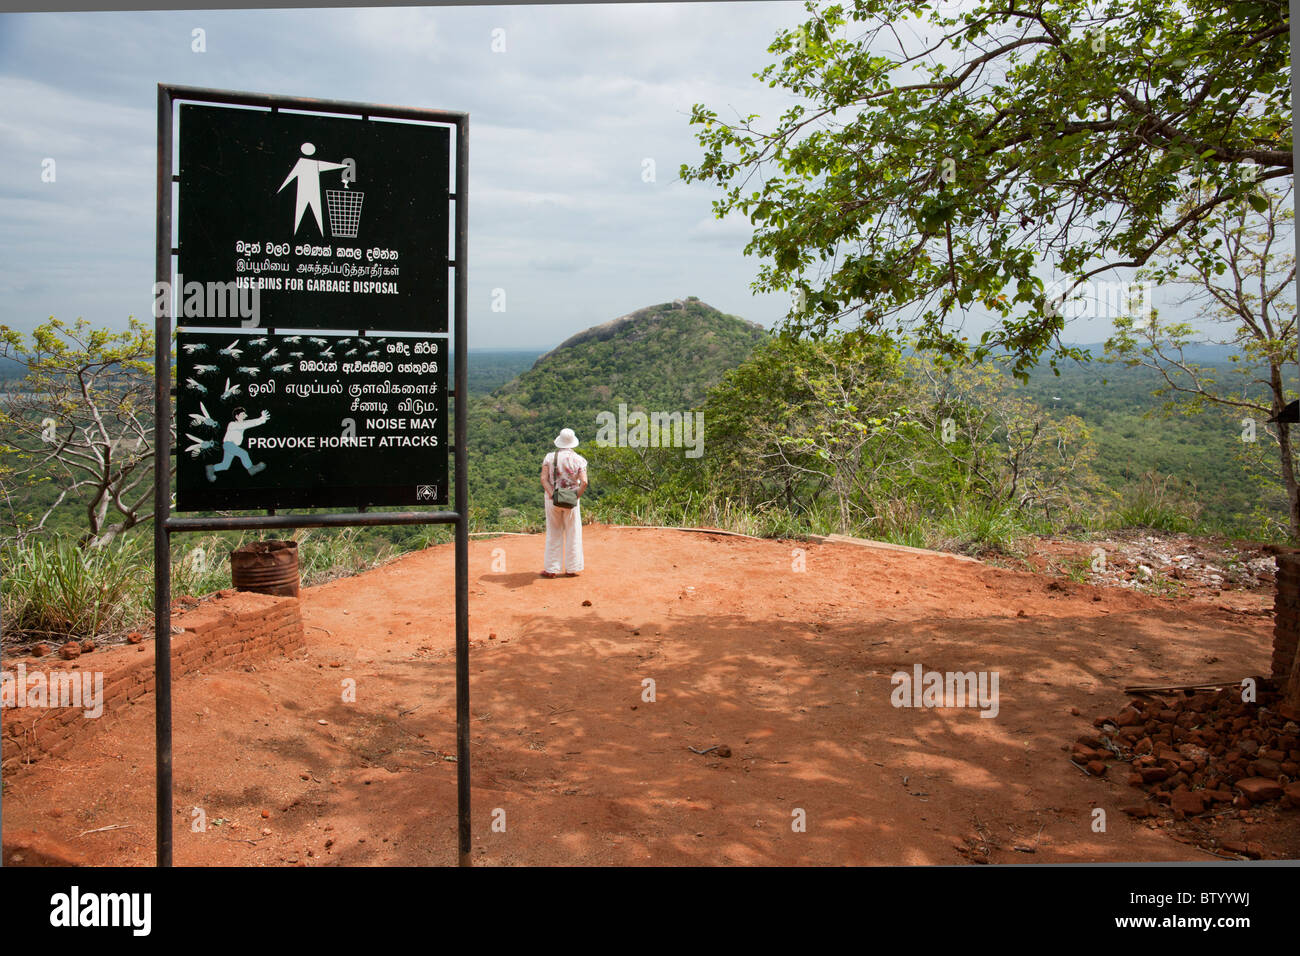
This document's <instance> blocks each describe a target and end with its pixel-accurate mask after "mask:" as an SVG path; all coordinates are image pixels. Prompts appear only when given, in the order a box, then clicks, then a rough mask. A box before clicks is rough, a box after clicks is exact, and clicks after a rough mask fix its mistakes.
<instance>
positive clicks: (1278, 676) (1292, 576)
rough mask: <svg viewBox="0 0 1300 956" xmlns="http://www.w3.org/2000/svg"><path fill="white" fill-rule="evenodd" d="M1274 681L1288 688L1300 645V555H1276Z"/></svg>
mask: <svg viewBox="0 0 1300 956" xmlns="http://www.w3.org/2000/svg"><path fill="white" fill-rule="evenodd" d="M1273 609H1274V618H1273V668H1272V677H1273V679H1274V680H1275V681H1277V682H1278V684H1279V686H1283V687H1285V685H1286V682H1287V679H1288V678H1289V677H1290V675H1291V665H1292V663H1293V662H1294V661H1295V656H1296V645H1297V643H1300V641H1298V640H1297V639H1298V638H1300V552H1298V553H1285V552H1284V553H1280V554H1278V555H1277V597H1276V598H1275V599H1274V605H1273Z"/></svg>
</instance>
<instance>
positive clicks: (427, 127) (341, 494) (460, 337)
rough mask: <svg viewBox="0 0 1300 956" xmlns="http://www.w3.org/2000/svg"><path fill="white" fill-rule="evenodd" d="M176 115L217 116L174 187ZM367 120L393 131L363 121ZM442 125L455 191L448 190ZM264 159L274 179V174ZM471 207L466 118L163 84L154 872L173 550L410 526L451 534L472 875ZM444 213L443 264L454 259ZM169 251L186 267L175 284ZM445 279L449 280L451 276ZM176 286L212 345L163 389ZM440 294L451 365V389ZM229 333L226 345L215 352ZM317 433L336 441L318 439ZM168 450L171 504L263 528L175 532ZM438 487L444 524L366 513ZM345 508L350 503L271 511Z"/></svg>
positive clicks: (180, 304)
mask: <svg viewBox="0 0 1300 956" xmlns="http://www.w3.org/2000/svg"><path fill="white" fill-rule="evenodd" d="M178 101H187V102H188V103H189V104H218V105H217V106H207V105H185V106H182V107H181V131H180V132H181V139H180V146H181V149H180V157H181V171H180V174H179V175H176V174H174V172H173V169H172V150H173V146H174V136H173V109H174V107H175V105H176V104H177V102H178ZM236 107H245V108H244V109H238V108H236ZM250 108H251V109H250ZM283 110H292V111H294V112H288V113H286V112H282V111H283ZM321 114H328V115H321ZM379 118H382V119H387V120H400V121H405V122H398V123H389V122H373V120H375V119H379ZM453 130H454V132H455V154H456V155H455V163H454V174H455V187H454V191H453V190H452V189H451V188H449V185H448V178H449V176H450V174H451V172H452V169H453V166H452V163H451V159H450V156H449V148H448V147H449V144H450V137H451V133H452V131H453ZM326 150H331V151H330V152H326ZM272 162H274V163H275V164H277V165H274V166H272V165H268V164H269V163H272ZM281 179H283V182H282V183H281V182H280V181H281ZM177 183H179V184H180V186H179V196H180V220H179V237H180V238H179V241H178V243H177V245H175V246H173V244H172V222H173V209H172V190H173V184H177ZM277 186H278V187H279V188H277ZM468 194H469V114H467V113H460V112H449V111H445V110H428V109H411V108H405V107H395V106H383V105H380V104H375V103H351V102H340V101H333V100H315V99H306V98H301V97H286V96H269V95H264V94H259V93H240V92H234V91H228V90H209V89H199V88H195V87H184V86H171V85H167V84H159V86H158V194H157V212H158V218H157V246H156V261H155V274H156V281H157V282H158V283H159V285H158V286H156V287H155V322H154V336H155V343H154V345H155V348H154V374H155V390H154V416H155V417H154V482H155V483H154V622H155V658H154V673H155V689H156V695H157V713H156V721H155V745H156V755H157V756H156V759H157V766H156V778H155V779H156V814H157V862H158V865H159V866H171V865H172V850H173V844H172V818H173V815H174V808H173V806H172V699H171V691H172V686H171V548H170V543H171V535H172V534H173V533H178V532H187V531H227V530H259V529H273V528H338V527H373V526H377V525H413V524H454V525H455V526H456V543H455V554H456V569H455V579H456V580H455V588H456V598H455V600H456V773H457V844H458V854H459V862H460V865H461V866H468V865H470V778H469V486H468V477H467V470H466V462H465V453H464V452H465V447H466V445H465V441H466V434H465V433H466V421H467V419H466V407H465V400H464V396H465V395H466V381H467V371H468V359H467V346H466V342H467V338H466V332H467V321H466V315H467V303H466V288H467V276H466V268H467V265H468V262H467V251H468V234H469V210H468V205H467V203H468ZM241 198H242V199H245V200H247V201H240V199H241ZM451 203H454V204H455V229H454V251H452V250H448V248H447V245H448V231H449V230H448V225H449V222H448V219H447V216H446V212H447V206H448V205H449V204H451ZM449 253H450V255H449ZM173 256H178V257H179V265H180V267H181V268H180V269H179V270H178V274H177V277H176V279H175V283H176V284H175V286H173V269H172V257H173ZM448 270H451V271H452V272H453V274H454V278H453V279H452V281H451V282H450V283H449V282H448V276H447V272H448ZM185 273H188V274H185ZM449 284H450V286H451V289H450V290H449V288H448V286H449ZM160 290H161V291H160ZM173 291H174V292H175V303H176V305H175V312H176V318H177V322H176V323H175V324H176V325H177V326H183V327H188V328H190V329H204V330H214V329H215V330H222V331H220V332H219V334H218V332H215V331H202V332H200V331H181V332H180V333H179V335H178V344H179V345H180V352H181V354H179V355H178V365H177V369H178V372H177V379H178V382H177V383H176V387H173V383H172V375H171V367H172V364H171V363H172V332H173V295H172V292H173ZM449 291H450V292H451V296H450V297H451V299H452V301H453V303H454V309H453V316H452V319H451V323H450V325H451V329H450V331H451V351H452V356H453V362H454V366H455V367H454V370H453V373H452V374H453V387H452V388H451V389H450V390H448V389H447V388H446V375H447V368H446V358H447V355H446V353H447V348H446V345H447V343H446V333H447V332H448V318H447V305H448V302H447V300H448V293H449ZM250 302H251V303H252V304H253V305H254V306H255V308H253V309H252V310H251V313H250V311H249V310H247V309H245V308H243V307H244V306H247V305H248V304H249V303H250ZM214 304H215V305H216V306H217V307H216V308H214ZM325 330H330V331H328V332H327V331H325ZM340 332H347V333H349V334H348V335H346V336H344V335H340V334H338V333H340ZM416 333H423V334H416ZM431 336H432V337H431ZM227 340H232V341H230V342H229V344H228V345H226V346H225V347H224V348H223V347H222V344H221V343H223V342H226V341H227ZM173 395H175V397H176V404H177V409H176V417H177V429H176V431H177V434H178V437H180V440H179V441H176V442H174V441H173V438H172V416H173V410H172V398H173ZM449 397H450V398H453V399H454V400H455V405H454V408H453V411H452V413H453V416H454V419H453V426H452V430H453V436H452V446H451V451H452V453H453V462H454V465H453V466H454V469H455V471H454V478H453V480H452V481H451V482H448V481H447V480H446V469H447V455H448V448H447V442H446V437H447V435H446V415H447V406H446V402H447V400H448V398H449ZM182 412H183V413H184V417H182ZM350 413H351V414H350ZM325 422H334V423H341V425H342V428H341V430H337V431H331V428H332V426H330V427H324V425H323V423H325ZM172 456H175V457H176V472H177V483H178V488H177V508H178V510H182V511H191V510H199V509H206V510H230V509H232V508H235V509H239V508H243V509H252V508H258V509H261V508H265V509H268V510H267V512H266V514H264V515H249V516H244V517H186V518H181V517H174V516H173V515H172V513H171V512H172V507H173V505H172V482H171V474H172V467H173V466H172V460H171V459H172ZM263 473H265V477H263ZM449 485H451V486H453V487H454V491H453V489H452V488H449ZM449 493H450V494H451V496H452V500H451V503H452V506H453V510H451V511H446V510H442V511H418V510H409V511H393V512H366V510H365V509H366V508H368V507H370V506H374V505H388V506H392V505H398V506H402V505H405V504H408V503H409V504H411V505H417V504H421V503H426V504H446V503H447V500H448V495H449ZM348 506H351V507H353V508H354V509H356V510H354V511H351V512H347V513H333V514H310V515H305V514H304V515H294V514H279V513H277V511H276V509H277V508H282V507H311V508H322V507H348Z"/></svg>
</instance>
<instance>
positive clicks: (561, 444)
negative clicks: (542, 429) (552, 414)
mask: <svg viewBox="0 0 1300 956" xmlns="http://www.w3.org/2000/svg"><path fill="white" fill-rule="evenodd" d="M555 447H556V448H577V447H578V436H577V435H575V434H574V433H573V429H572V428H562V429H560V434H559V435H558V436H556V439H555Z"/></svg>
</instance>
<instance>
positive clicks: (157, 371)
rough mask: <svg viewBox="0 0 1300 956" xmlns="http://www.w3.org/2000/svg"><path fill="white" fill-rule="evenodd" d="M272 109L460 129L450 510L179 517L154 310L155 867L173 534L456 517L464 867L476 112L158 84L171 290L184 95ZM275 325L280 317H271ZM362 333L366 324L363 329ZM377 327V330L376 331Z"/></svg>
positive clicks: (166, 826) (166, 856)
mask: <svg viewBox="0 0 1300 956" xmlns="http://www.w3.org/2000/svg"><path fill="white" fill-rule="evenodd" d="M182 101H185V102H197V103H215V104H222V105H226V106H250V107H264V108H269V109H270V111H271V112H272V113H275V112H278V111H279V110H281V109H289V110H298V111H304V112H312V113H335V114H340V115H342V116H359V117H360V118H361V119H362V121H367V120H370V119H371V118H372V117H383V118H385V119H397V120H414V121H419V122H423V123H437V124H444V125H449V126H453V127H454V128H455V133H456V135H455V149H456V161H455V167H454V168H455V187H454V189H452V190H451V191H450V194H449V199H450V201H451V202H453V203H455V207H456V213H455V241H454V245H453V251H452V257H451V259H450V261H449V262H447V263H446V265H447V266H448V267H449V268H452V269H454V270H455V278H454V281H453V282H452V285H451V290H450V291H451V295H452V299H453V302H454V314H453V319H452V323H451V330H450V331H451V336H450V338H451V347H452V352H453V358H454V368H453V383H452V387H451V389H449V390H448V394H447V397H448V399H450V400H454V401H455V409H454V419H453V425H452V428H453V436H452V444H451V454H452V456H453V458H454V461H453V467H454V478H453V482H452V483H453V487H454V492H453V497H452V501H451V503H452V508H453V510H451V511H445V510H443V511H392V512H369V513H367V512H366V511H365V510H364V509H362V510H361V511H358V512H352V513H342V514H339V513H333V514H314V515H293V514H276V512H275V511H274V510H272V511H268V512H267V513H266V514H265V515H250V516H246V517H218V518H177V517H173V516H172V514H171V462H172V456H173V455H175V454H176V453H177V449H176V447H175V446H174V445H173V443H172V436H171V420H172V405H171V403H172V393H173V391H174V389H173V386H172V381H171V363H172V348H171V341H172V314H171V312H172V299H171V296H165V297H160V298H159V300H158V301H159V303H160V304H161V303H163V302H165V305H161V307H160V308H157V309H156V315H155V319H154V635H155V644H154V687H155V692H156V709H155V728H154V742H155V751H156V768H155V798H156V799H155V813H156V817H157V819H156V839H157V865H158V866H160V867H168V866H171V865H172V822H173V817H174V815H175V814H174V807H173V805H172V804H173V788H172V693H171V692H172V675H171V634H172V625H171V536H172V534H174V533H178V532H187V531H229V530H260V529H272V528H348V527H374V526H378V525H413V524H454V525H455V526H456V546H455V549H456V571H455V579H456V785H457V786H456V815H457V848H458V853H459V862H460V865H461V866H469V865H470V778H469V495H468V476H467V470H466V462H465V454H464V451H465V430H466V407H465V402H464V401H463V400H462V397H463V396H464V395H466V380H467V370H468V354H467V351H466V326H467V322H466V311H467V303H466V282H467V278H466V269H467V265H468V257H467V255H468V239H469V235H468V233H469V206H468V200H469V114H468V113H462V112H452V111H448V110H431V109H414V108H408V107H400V106H385V105H381V104H377V103H354V102H346V101H339V100H317V99H309V98H305V97H291V96H272V95H268V94H262V93H243V92H237V91H233V90H214V89H205V88H201V87H191V86H174V85H171V84H166V83H159V84H158V196H157V223H156V225H157V233H156V246H155V253H156V261H155V276H156V281H157V282H160V283H162V282H165V283H167V284H168V285H167V286H166V288H171V283H172V281H173V279H172V265H173V262H172V259H173V257H174V256H176V255H178V254H179V252H180V250H179V248H178V247H174V246H173V245H172V220H173V210H172V188H173V186H174V185H175V184H177V183H179V182H180V176H179V175H176V174H175V173H174V172H173V169H172V153H173V149H174V138H173V134H174V129H173V113H174V110H175V107H176V105H177V104H178V103H179V102H182ZM267 325H268V326H272V327H273V326H274V322H273V321H271V322H268V323H267ZM358 331H361V330H358ZM371 331H376V330H371Z"/></svg>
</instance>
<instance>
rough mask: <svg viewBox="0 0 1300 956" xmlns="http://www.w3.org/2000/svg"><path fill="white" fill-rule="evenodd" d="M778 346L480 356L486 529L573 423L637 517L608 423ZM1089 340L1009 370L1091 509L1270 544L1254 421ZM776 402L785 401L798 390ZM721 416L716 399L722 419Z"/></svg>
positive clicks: (619, 333)
mask: <svg viewBox="0 0 1300 956" xmlns="http://www.w3.org/2000/svg"><path fill="white" fill-rule="evenodd" d="M771 340H772V337H771V336H770V335H769V333H767V332H766V331H765V330H763V329H762V328H761V327H759V326H757V325H755V324H753V323H750V322H747V321H745V320H743V319H740V318H737V317H735V316H729V315H725V314H724V313H722V312H719V311H718V310H716V309H713V308H712V307H710V306H708V305H707V304H705V303H703V302H701V301H699V300H698V299H695V298H693V297H692V298H689V299H685V300H679V301H675V302H666V303H661V304H658V305H654V306H650V307H647V308H644V309H640V310H638V311H636V312H633V313H631V314H629V315H626V316H623V317H620V318H618V319H615V320H612V321H610V322H606V323H604V324H603V325H599V326H596V327H594V328H592V329H589V330H587V331H585V332H582V333H579V334H578V335H575V336H573V337H572V338H570V339H569V340H567V341H565V342H564V343H562V344H561V345H560V346H558V347H556V348H555V349H553V350H551V351H549V352H547V353H545V354H539V353H538V352H537V351H536V350H506V349H490V350H481V351H480V350H471V353H470V357H469V394H468V398H469V401H470V408H469V435H470V442H469V464H470V479H471V480H470V490H471V503H472V515H473V517H474V522H475V527H476V528H478V529H484V530H485V529H489V528H494V527H500V528H502V529H520V528H531V527H536V526H537V523H538V522H539V521H540V518H541V513H542V509H541V497H540V489H539V487H538V482H537V472H538V470H539V468H540V461H541V458H542V456H543V455H544V454H545V453H546V452H547V450H548V449H549V448H550V447H551V440H552V439H553V438H554V436H555V434H556V433H557V432H558V431H559V430H560V429H561V428H563V427H571V428H574V429H575V430H576V431H577V432H578V434H579V437H580V438H581V439H582V440H583V445H582V448H581V450H582V451H583V453H584V454H586V455H587V456H588V457H589V459H591V461H592V472H591V474H592V487H591V492H590V497H589V499H588V502H587V508H586V510H587V511H588V512H589V514H590V515H591V516H593V517H599V516H601V514H602V512H601V507H602V500H604V502H605V503H606V504H612V503H615V502H622V504H621V505H619V506H618V507H613V508H607V509H606V510H607V511H608V512H609V514H608V517H610V518H619V517H621V518H624V519H626V518H627V517H628V512H627V509H626V507H625V505H626V504H627V495H626V494H623V495H621V496H615V498H612V499H611V498H608V497H607V496H608V495H609V494H610V493H611V491H614V490H616V488H617V486H618V484H619V481H618V475H619V474H622V475H624V476H626V474H627V470H626V468H625V467H624V468H620V465H619V459H618V455H617V452H618V450H617V449H613V450H606V449H601V448H598V447H596V442H595V438H596V432H597V423H598V418H597V416H598V415H600V414H602V413H609V414H611V415H614V414H617V413H618V410H619V406H620V405H624V406H626V408H627V410H628V411H629V412H632V411H636V410H642V411H656V410H657V411H666V412H686V411H688V410H691V409H708V408H709V405H708V402H709V398H710V395H711V392H713V391H716V389H717V387H718V385H719V383H720V382H721V381H722V380H723V378H724V376H726V375H727V374H728V373H729V372H732V371H733V370H736V369H737V368H739V367H740V366H741V365H742V363H745V362H746V360H747V359H750V358H751V357H752V356H753V355H754V352H755V350H756V349H757V348H759V346H761V345H763V344H764V343H769V342H770V341H771ZM1088 348H1089V350H1090V352H1091V354H1092V355H1093V356H1094V357H1095V358H1094V360H1093V361H1092V362H1090V363H1087V364H1081V363H1077V362H1065V363H1062V364H1061V365H1060V367H1059V374H1054V372H1053V370H1052V369H1051V368H1049V367H1048V366H1047V365H1046V364H1044V365H1040V366H1039V367H1037V368H1035V369H1034V370H1032V371H1031V374H1030V376H1029V379H1028V381H1027V382H1026V383H1025V384H1024V385H1017V384H1016V383H1014V382H1013V381H1012V380H1011V379H1010V377H1009V376H1007V380H1006V387H1007V388H1011V389H1014V390H1015V393H1016V394H1017V395H1018V396H1020V398H1022V399H1024V400H1028V401H1031V402H1032V403H1033V404H1034V405H1035V406H1036V407H1037V408H1038V409H1040V410H1041V412H1042V415H1043V420H1044V421H1063V420H1065V419H1067V418H1077V419H1078V420H1079V421H1080V422H1081V423H1082V425H1083V426H1084V430H1085V431H1086V441H1087V442H1088V443H1090V444H1091V446H1092V449H1093V451H1092V453H1091V454H1090V455H1089V456H1088V463H1087V471H1088V474H1089V475H1091V476H1093V477H1095V478H1096V482H1095V484H1094V486H1093V492H1094V493H1093V496H1092V497H1091V499H1090V507H1093V508H1095V509H1104V508H1106V507H1111V508H1119V507H1120V506H1121V505H1122V503H1123V502H1124V501H1125V500H1126V499H1127V498H1131V497H1132V496H1133V495H1135V494H1138V495H1140V494H1142V493H1143V488H1144V487H1146V488H1147V489H1148V490H1149V489H1150V487H1152V484H1153V482H1154V483H1157V484H1158V486H1159V488H1160V489H1161V492H1162V494H1163V496H1164V499H1165V500H1166V501H1167V502H1168V501H1171V502H1173V503H1174V504H1175V505H1176V507H1177V509H1178V510H1179V513H1181V514H1182V515H1184V516H1185V517H1186V518H1187V520H1188V522H1189V524H1190V525H1192V526H1195V527H1198V528H1200V529H1201V530H1204V531H1207V532H1221V533H1228V534H1234V535H1238V536H1243V537H1266V536H1267V535H1268V523H1267V522H1266V521H1261V518H1260V513H1261V511H1262V512H1264V513H1266V514H1272V515H1274V516H1277V515H1280V514H1282V512H1283V511H1284V508H1285V502H1284V499H1283V498H1282V496H1281V493H1280V491H1279V490H1278V489H1277V488H1275V487H1265V486H1264V485H1262V484H1261V482H1260V480H1259V479H1258V478H1257V477H1252V476H1251V474H1250V473H1249V472H1248V470H1247V468H1246V467H1245V466H1244V465H1243V462H1242V461H1241V460H1240V458H1241V456H1242V452H1243V443H1242V441H1241V427H1240V421H1239V420H1236V419H1232V418H1231V417H1229V416H1226V415H1223V414H1220V413H1217V412H1215V411H1214V410H1207V411H1206V412H1204V413H1202V414H1200V415H1197V416H1186V415H1166V414H1164V413H1163V412H1162V402H1161V400H1160V399H1159V398H1157V397H1154V396H1153V392H1154V391H1155V389H1156V388H1157V387H1158V386H1159V385H1160V379H1159V376H1158V374H1157V373H1156V372H1154V371H1152V370H1149V369H1143V368H1126V367H1124V366H1123V365H1119V364H1113V363H1107V362H1105V361H1104V354H1103V349H1102V348H1101V347H1100V346H1096V345H1094V346H1089V347H1088ZM1198 357H1199V359H1200V363H1201V364H1202V365H1203V366H1205V367H1207V368H1210V369H1222V370H1223V371H1224V373H1225V374H1226V373H1227V372H1228V370H1229V369H1230V368H1232V367H1233V366H1232V363H1229V362H1227V361H1225V358H1226V355H1225V351H1224V350H1222V349H1218V350H1214V349H1205V350H1202V352H1201V353H1200V355H1199V356H1198ZM15 369H20V367H19V366H16V365H12V363H11V366H7V367H6V369H5V370H6V371H8V372H9V373H11V377H10V381H9V382H8V385H7V387H8V388H10V389H12V388H13V387H14V386H15V385H16V381H15V380H14V379H13V378H12V372H13V371H14V370H15ZM755 387H760V388H761V387H762V386H761V385H756V386H755ZM769 397H770V398H772V399H773V400H774V401H777V402H778V403H780V402H783V401H786V400H787V399H788V398H789V397H788V396H780V395H776V394H773V395H770V396H769ZM718 413H719V407H718V406H717V405H716V404H715V405H714V406H713V407H712V409H711V414H714V415H716V414H718ZM719 421H721V419H716V420H711V418H710V417H709V415H706V418H705V447H706V449H709V453H712V452H713V451H714V450H715V449H713V448H712V447H711V443H712V442H713V439H714V438H716V437H718V435H717V431H716V429H717V427H718V423H719ZM1261 425H1262V423H1261ZM1259 441H1260V447H1261V449H1264V450H1267V449H1268V447H1269V443H1270V442H1272V441H1273V439H1272V438H1271V437H1270V436H1269V435H1268V434H1267V433H1266V432H1264V431H1263V430H1262V428H1261V430H1260V433H1259ZM677 456H678V457H680V456H681V453H680V451H679V452H677ZM715 478H716V475H715ZM622 490H623V491H624V492H626V491H627V489H626V488H624V489H622ZM57 492H58V488H57V483H56V482H54V481H45V482H40V483H37V484H35V485H30V486H26V487H21V488H17V489H14V488H11V489H10V493H9V495H8V497H7V498H6V500H5V501H4V502H2V503H0V508H2V509H3V512H2V519H0V522H2V523H3V524H4V525H5V526H7V528H8V533H9V534H12V531H13V530H14V527H15V526H16V525H21V524H23V523H24V522H25V521H27V520H30V518H31V516H33V515H39V514H40V513H41V511H43V509H44V508H45V507H47V506H48V505H49V504H50V503H51V502H52V501H53V500H54V499H55V497H56V495H57ZM633 497H635V496H633ZM1274 523H1276V522H1274ZM83 525H84V505H82V504H81V503H79V502H76V501H68V502H65V503H64V504H63V505H62V506H61V507H60V508H59V510H58V511H57V513H56V514H55V515H54V516H52V517H51V519H50V520H49V522H48V523H47V529H48V530H49V531H50V532H51V533H53V534H59V533H65V534H74V535H75V534H76V533H77V532H78V531H79V530H81V528H82V527H83ZM1274 530H1276V529H1274ZM446 533H447V532H446V529H444V528H412V527H408V528H388V529H368V530H366V531H364V532H359V533H358V535H357V537H358V539H359V540H360V541H361V542H362V543H363V544H364V543H365V542H370V546H372V547H379V546H388V547H394V548H398V549H403V548H410V547H418V546H421V545H423V544H426V543H430V542H433V541H438V540H442V539H443V538H444V537H445V536H446Z"/></svg>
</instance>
